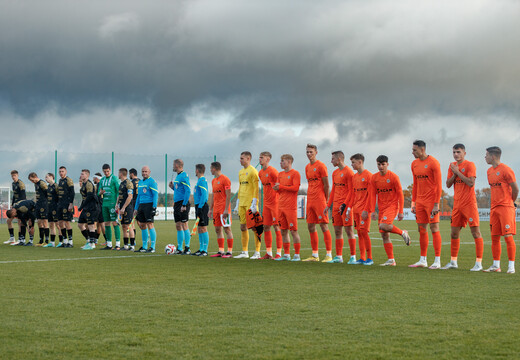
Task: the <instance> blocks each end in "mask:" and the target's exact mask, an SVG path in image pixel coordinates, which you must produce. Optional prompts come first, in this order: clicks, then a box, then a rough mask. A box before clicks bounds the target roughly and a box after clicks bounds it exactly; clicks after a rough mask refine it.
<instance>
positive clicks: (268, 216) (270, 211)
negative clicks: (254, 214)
mask: <svg viewBox="0 0 520 360" xmlns="http://www.w3.org/2000/svg"><path fill="white" fill-rule="evenodd" d="M262 217H263V218H264V225H266V226H272V225H279V224H278V220H279V219H278V207H274V206H273V207H270V206H266V205H264V210H263V214H262Z"/></svg>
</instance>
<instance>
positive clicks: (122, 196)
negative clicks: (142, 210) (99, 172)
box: [117, 179, 136, 208]
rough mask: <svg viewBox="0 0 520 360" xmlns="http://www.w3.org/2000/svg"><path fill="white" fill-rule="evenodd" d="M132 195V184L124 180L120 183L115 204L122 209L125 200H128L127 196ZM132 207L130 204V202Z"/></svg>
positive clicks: (128, 180)
mask: <svg viewBox="0 0 520 360" xmlns="http://www.w3.org/2000/svg"><path fill="white" fill-rule="evenodd" d="M130 194H131V195H132V199H133V197H135V196H136V195H134V184H133V183H132V181H131V180H130V179H125V180H124V181H121V184H119V197H118V198H117V203H118V204H119V208H122V207H123V205H124V203H125V202H126V200H127V199H128V195H130ZM130 204H131V205H132V202H130Z"/></svg>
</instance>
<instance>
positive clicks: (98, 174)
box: [94, 172, 103, 177]
mask: <svg viewBox="0 0 520 360" xmlns="http://www.w3.org/2000/svg"><path fill="white" fill-rule="evenodd" d="M94 175H96V176H99V177H103V175H101V173H98V172H97V173H95V174H94Z"/></svg>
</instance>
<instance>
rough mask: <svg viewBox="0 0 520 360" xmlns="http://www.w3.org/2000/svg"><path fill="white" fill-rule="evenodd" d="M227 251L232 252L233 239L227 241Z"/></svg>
mask: <svg viewBox="0 0 520 360" xmlns="http://www.w3.org/2000/svg"><path fill="white" fill-rule="evenodd" d="M227 251H228V252H233V238H231V239H227Z"/></svg>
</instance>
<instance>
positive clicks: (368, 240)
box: [365, 232, 372, 259]
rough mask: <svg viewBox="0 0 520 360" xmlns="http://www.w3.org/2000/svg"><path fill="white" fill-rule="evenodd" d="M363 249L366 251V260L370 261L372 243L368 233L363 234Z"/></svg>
mask: <svg viewBox="0 0 520 360" xmlns="http://www.w3.org/2000/svg"><path fill="white" fill-rule="evenodd" d="M365 248H366V250H367V258H369V259H372V241H371V240H370V236H369V235H368V232H365Z"/></svg>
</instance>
